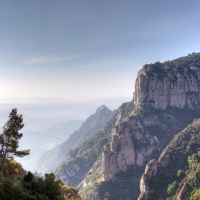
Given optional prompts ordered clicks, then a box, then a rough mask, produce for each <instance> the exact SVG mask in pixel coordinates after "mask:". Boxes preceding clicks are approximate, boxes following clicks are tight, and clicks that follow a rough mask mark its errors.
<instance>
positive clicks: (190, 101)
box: [133, 53, 200, 110]
mask: <svg viewBox="0 0 200 200" xmlns="http://www.w3.org/2000/svg"><path fill="white" fill-rule="evenodd" d="M133 99H134V102H135V105H142V104H150V105H152V106H154V107H155V108H158V109H162V110H163V109H166V108H167V107H168V106H171V107H178V108H183V107H185V106H186V107H189V108H191V109H194V108H196V107H198V108H199V102H200V54H199V53H193V54H189V55H188V56H187V57H181V58H178V59H176V60H173V61H167V62H164V63H159V62H156V63H154V64H150V65H144V66H143V68H142V69H141V70H140V71H139V72H138V76H137V79H136V83H135V92H134V96H133Z"/></svg>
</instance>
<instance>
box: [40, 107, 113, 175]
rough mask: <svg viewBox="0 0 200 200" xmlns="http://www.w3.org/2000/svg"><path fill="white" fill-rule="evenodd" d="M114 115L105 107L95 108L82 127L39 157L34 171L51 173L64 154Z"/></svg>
mask: <svg viewBox="0 0 200 200" xmlns="http://www.w3.org/2000/svg"><path fill="white" fill-rule="evenodd" d="M114 113H115V111H111V110H109V109H108V108H107V107H106V106H105V105H102V106H100V107H99V108H97V110H96V112H95V113H94V114H93V115H91V116H90V117H88V118H87V119H86V121H85V122H84V123H83V124H82V126H81V127H80V128H79V129H78V130H76V131H75V132H74V133H73V134H71V135H70V137H69V138H68V139H67V140H66V141H64V142H62V143H60V144H59V145H57V146H56V147H54V148H53V149H51V150H49V151H47V152H46V153H45V154H44V155H42V156H41V158H40V159H39V160H38V161H37V165H36V171H37V172H39V173H43V174H45V173H49V172H51V171H52V170H53V169H54V168H55V167H56V166H58V165H59V164H60V162H61V161H62V160H63V159H65V156H66V153H67V152H68V151H69V150H72V149H74V148H75V147H76V146H78V145H80V144H81V143H83V142H85V141H86V140H87V139H88V138H90V137H92V136H93V135H94V134H96V133H97V132H98V131H99V129H100V128H101V127H102V126H103V125H104V124H105V123H106V122H107V121H109V120H110V119H111V118H112V117H113V115H114Z"/></svg>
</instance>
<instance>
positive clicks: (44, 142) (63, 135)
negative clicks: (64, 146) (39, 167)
mask: <svg viewBox="0 0 200 200" xmlns="http://www.w3.org/2000/svg"><path fill="white" fill-rule="evenodd" d="M82 122H83V121H81V120H69V121H65V122H61V123H58V124H56V125H54V124H52V126H51V127H49V128H46V129H43V130H40V131H23V137H22V139H21V140H20V142H19V148H20V149H30V155H28V156H25V157H23V158H16V160H17V161H18V162H20V163H22V164H23V167H24V168H25V169H26V170H29V171H33V172H34V171H35V165H36V162H37V160H38V159H39V158H40V156H41V155H42V154H43V153H44V152H46V151H48V150H49V149H52V148H53V147H55V146H56V145H57V144H59V143H60V142H62V141H63V140H65V139H67V138H68V137H69V135H70V134H72V133H73V131H74V130H76V129H78V128H79V127H80V126H81V124H82Z"/></svg>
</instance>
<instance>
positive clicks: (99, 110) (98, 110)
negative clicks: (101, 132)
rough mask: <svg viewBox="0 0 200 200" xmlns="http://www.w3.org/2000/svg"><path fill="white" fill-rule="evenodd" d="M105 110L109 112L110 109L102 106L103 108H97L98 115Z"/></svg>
mask: <svg viewBox="0 0 200 200" xmlns="http://www.w3.org/2000/svg"><path fill="white" fill-rule="evenodd" d="M103 110H109V109H108V108H107V107H106V106H105V105H102V106H100V107H98V108H97V110H96V113H99V112H101V111H103Z"/></svg>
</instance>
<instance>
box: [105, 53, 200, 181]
mask: <svg viewBox="0 0 200 200" xmlns="http://www.w3.org/2000/svg"><path fill="white" fill-rule="evenodd" d="M184 59H186V60H187V65H185V66H184V65H183V64H182V63H183V62H185V61H183V59H177V60H174V61H168V62H165V63H155V64H151V65H145V66H144V67H143V68H142V69H141V70H140V71H139V72H138V76H137V79H136V83H135V92H134V95H133V103H134V105H135V108H136V109H135V111H133V112H132V113H131V114H130V115H129V116H126V117H125V118H123V119H121V116H120V114H118V118H119V119H118V120H117V121H116V123H115V124H114V127H113V129H112V141H111V146H110V150H109V149H108V147H106V148H104V151H103V157H102V175H103V180H105V181H107V180H110V179H113V178H114V176H115V174H117V173H118V172H120V171H123V172H124V171H126V170H127V168H128V166H131V165H137V166H142V165H143V164H144V163H145V162H147V161H148V160H149V159H150V157H151V156H152V154H153V152H159V151H160V150H162V149H163V148H164V146H163V145H165V144H166V140H168V142H169V141H170V140H169V139H170V138H172V137H171V136H172V135H174V134H175V133H177V132H178V131H180V130H181V129H179V128H180V127H181V126H182V128H184V126H186V125H188V124H187V123H186V124H184V123H182V125H181V124H180V121H179V120H180V119H181V118H180V117H178V118H177V117H175V115H174V114H173V113H172V112H168V111H169V110H171V111H174V109H175V110H177V109H178V110H179V109H180V110H184V109H185V110H190V111H192V110H194V109H195V110H198V109H199V108H200V65H199V61H198V60H199V59H200V54H192V55H191V56H190V58H189V57H188V58H186V57H185V58H184ZM193 59H194V60H193ZM137 111H139V112H141V113H137ZM142 112H143V113H142ZM145 112H146V113H145ZM149 112H150V114H149ZM151 112H152V113H151ZM153 112H154V113H155V114H154V113H153ZM156 112H157V113H156ZM158 112H160V113H162V114H163V116H158ZM167 116H168V119H167V121H166V120H164V121H162V120H161V118H162V117H163V118H167ZM190 117H193V116H192V115H191V116H188V119H189V118H190ZM172 118H174V120H175V121H176V120H177V122H176V123H177V126H179V125H178V124H180V126H179V128H178V127H174V128H173V126H174V123H175V121H171V120H172ZM191 119H192V118H191ZM166 122H167V123H169V124H170V126H171V128H168V130H166ZM169 124H168V125H169ZM153 127H154V128H155V127H156V128H157V129H160V131H162V132H161V133H156V132H157V131H158V130H157V131H156V130H153V131H152V130H150V129H153ZM163 135H164V137H166V138H165V139H163ZM138 147H139V148H138Z"/></svg>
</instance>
